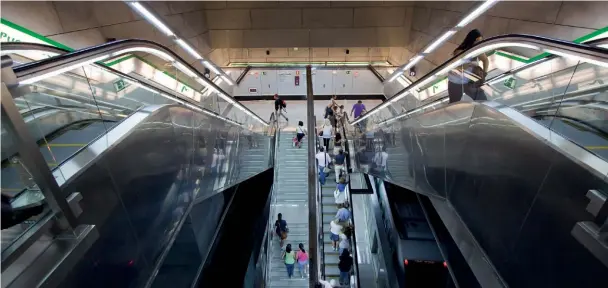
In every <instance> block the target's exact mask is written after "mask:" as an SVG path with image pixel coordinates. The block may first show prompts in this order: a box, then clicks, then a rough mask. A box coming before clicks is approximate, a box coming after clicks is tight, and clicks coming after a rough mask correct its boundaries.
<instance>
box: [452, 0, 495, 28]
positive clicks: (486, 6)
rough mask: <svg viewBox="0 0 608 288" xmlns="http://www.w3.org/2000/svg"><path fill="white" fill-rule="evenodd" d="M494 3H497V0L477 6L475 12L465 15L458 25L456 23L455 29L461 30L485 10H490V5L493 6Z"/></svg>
mask: <svg viewBox="0 0 608 288" xmlns="http://www.w3.org/2000/svg"><path fill="white" fill-rule="evenodd" d="M496 2H498V0H487V1H486V2H484V3H483V4H481V5H479V7H477V8H476V9H475V10H473V12H471V14H469V15H467V17H464V19H462V20H460V23H458V25H456V27H459V28H461V27H464V26H467V24H469V23H471V21H473V20H475V18H477V17H478V16H479V15H481V13H483V12H486V10H488V9H490V7H492V5H494V3H496Z"/></svg>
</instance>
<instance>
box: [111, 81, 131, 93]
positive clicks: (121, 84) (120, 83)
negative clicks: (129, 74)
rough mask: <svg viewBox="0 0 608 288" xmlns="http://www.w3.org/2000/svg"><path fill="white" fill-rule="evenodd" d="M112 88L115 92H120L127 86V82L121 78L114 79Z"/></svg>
mask: <svg viewBox="0 0 608 288" xmlns="http://www.w3.org/2000/svg"><path fill="white" fill-rule="evenodd" d="M113 84H114V90H115V91H116V92H120V91H122V90H124V89H125V88H127V87H129V85H131V84H129V83H127V82H125V80H123V79H119V80H118V81H115V82H114V83H113Z"/></svg>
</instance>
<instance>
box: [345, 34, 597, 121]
mask: <svg viewBox="0 0 608 288" xmlns="http://www.w3.org/2000/svg"><path fill="white" fill-rule="evenodd" d="M510 46H514V47H526V48H529V49H533V50H538V51H539V52H547V51H555V52H558V53H564V54H569V55H573V56H576V57H580V58H586V59H590V60H593V61H599V62H603V63H607V65H608V53H606V50H605V49H602V48H596V47H592V46H589V45H585V44H576V43H573V42H567V41H563V40H557V39H551V38H546V37H540V36H534V35H519V34H510V35H501V36H496V37H491V38H488V39H485V40H483V41H481V42H479V43H477V44H476V45H475V46H473V47H472V48H471V49H469V50H467V51H464V52H462V53H460V54H458V55H456V56H454V57H452V58H451V59H450V60H448V61H446V62H444V63H443V64H441V65H439V66H438V67H437V68H435V69H433V70H432V71H431V72H429V73H428V74H426V75H424V76H422V77H420V78H419V79H418V80H416V81H415V82H414V83H412V84H410V85H409V86H407V87H405V88H404V89H402V90H401V91H399V92H398V93H396V94H395V95H393V96H392V97H388V98H387V101H386V102H385V103H384V104H382V105H379V106H376V107H374V108H373V109H371V110H369V111H368V113H367V114H366V115H365V116H362V117H360V118H358V119H357V120H354V121H351V124H354V123H358V122H359V121H361V120H362V119H366V118H368V117H369V115H372V114H375V113H378V110H381V109H384V108H386V107H388V106H389V105H391V103H394V102H395V101H397V100H399V99H400V98H401V97H403V96H405V95H406V94H407V93H408V91H410V90H413V89H414V88H421V87H424V86H425V85H427V84H429V83H430V82H431V81H433V80H434V79H435V78H437V76H438V75H444V74H446V73H447V72H448V71H449V70H451V69H453V68H455V67H457V66H458V65H459V63H460V61H461V60H462V59H464V58H471V57H474V56H477V55H479V54H482V53H484V52H487V51H490V50H495V49H498V48H503V47H510ZM412 108H414V107H412Z"/></svg>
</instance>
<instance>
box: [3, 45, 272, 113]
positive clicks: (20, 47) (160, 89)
mask: <svg viewBox="0 0 608 288" xmlns="http://www.w3.org/2000/svg"><path fill="white" fill-rule="evenodd" d="M2 47H3V49H6V50H8V51H18V50H40V51H47V52H49V51H50V52H54V51H61V49H59V48H56V47H53V46H48V45H44V44H37V43H23V42H5V43H3V44H2ZM42 49H44V50H42ZM49 59H53V58H49ZM92 65H95V66H97V67H99V68H100V69H104V70H106V71H108V72H110V73H114V74H116V75H118V76H120V77H121V78H123V79H126V80H128V81H130V82H133V83H136V84H137V85H141V86H142V87H145V88H146V89H152V90H154V91H157V92H158V93H159V94H166V95H170V96H171V97H173V98H174V99H176V102H178V103H180V104H184V103H188V104H189V105H193V106H196V107H197V109H202V110H203V112H204V113H207V114H212V115H213V116H214V117H218V118H221V119H223V120H227V121H232V122H234V123H238V121H235V120H232V119H230V118H228V117H225V116H222V115H220V114H219V113H217V112H215V111H212V110H208V109H207V108H204V107H201V106H199V104H198V103H196V102H194V101H192V100H191V99H190V98H187V97H184V96H182V95H180V94H178V93H177V92H175V91H173V90H170V89H167V88H166V87H164V86H162V85H160V84H158V83H154V82H152V81H145V80H140V79H137V78H134V77H132V76H130V75H128V74H125V73H123V72H120V71H118V70H115V69H113V68H110V67H107V66H104V65H100V64H96V63H93V64H92ZM182 102H183V103H182ZM232 104H233V105H240V104H238V102H237V101H234V103H232ZM243 107H244V106H243ZM251 113H252V114H253V112H251ZM253 115H255V114H253ZM260 120H261V119H260ZM261 121H262V122H264V121H263V120H261ZM264 123H266V122H264ZM238 124H241V123H238Z"/></svg>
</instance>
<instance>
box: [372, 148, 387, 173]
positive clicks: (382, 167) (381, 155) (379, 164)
mask: <svg viewBox="0 0 608 288" xmlns="http://www.w3.org/2000/svg"><path fill="white" fill-rule="evenodd" d="M385 150H386V149H385V148H384V147H382V150H380V151H378V152H376V155H374V160H373V161H374V164H376V169H377V170H378V171H380V172H386V160H388V153H386V151H385Z"/></svg>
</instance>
